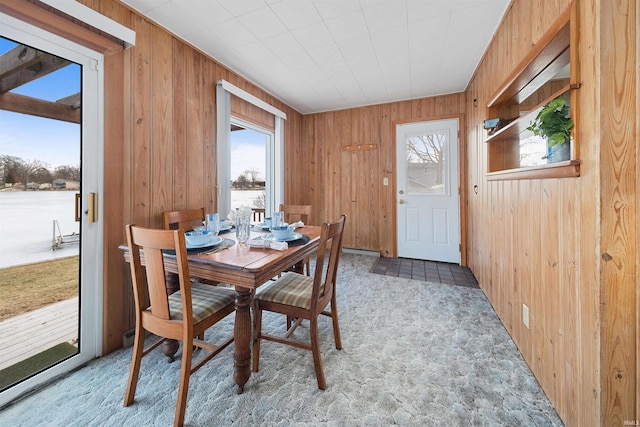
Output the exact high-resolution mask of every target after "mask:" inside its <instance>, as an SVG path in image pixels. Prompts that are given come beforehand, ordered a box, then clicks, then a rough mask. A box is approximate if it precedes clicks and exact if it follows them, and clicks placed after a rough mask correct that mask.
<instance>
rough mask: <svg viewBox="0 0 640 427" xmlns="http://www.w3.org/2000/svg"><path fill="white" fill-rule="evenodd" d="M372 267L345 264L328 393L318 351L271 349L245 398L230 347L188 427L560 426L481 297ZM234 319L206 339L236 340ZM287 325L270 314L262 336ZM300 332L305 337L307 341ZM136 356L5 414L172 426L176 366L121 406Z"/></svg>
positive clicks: (148, 377)
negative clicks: (319, 382) (315, 357)
mask: <svg viewBox="0 0 640 427" xmlns="http://www.w3.org/2000/svg"><path fill="white" fill-rule="evenodd" d="M374 261H375V258H373V257H369V256H362V255H353V254H345V255H343V257H342V260H341V265H340V270H339V277H338V280H339V295H338V304H339V310H340V311H339V312H340V322H341V330H342V341H343V346H344V349H343V350H342V351H338V350H336V349H335V347H334V345H333V336H332V332H331V325H330V321H329V319H324V320H322V321H321V336H322V337H323V342H322V344H321V347H322V356H323V361H324V366H325V374H326V377H327V385H328V388H327V390H326V391H320V390H318V388H317V386H316V380H315V376H314V370H313V361H312V357H311V353H310V352H307V351H303V350H299V349H295V348H289V347H285V346H282V345H279V344H276V343H270V342H265V343H263V346H262V347H263V348H262V357H261V361H260V362H261V370H260V372H258V373H254V374H253V375H252V376H251V378H250V379H249V382H248V383H247V387H246V389H245V390H246V391H245V393H244V394H242V395H237V394H236V389H235V387H234V383H233V380H232V371H233V361H232V357H233V346H231V347H229V348H227V349H226V350H225V351H224V352H222V353H221V354H220V355H219V356H218V357H216V358H214V359H213V360H212V361H210V362H209V363H208V364H206V365H205V366H204V367H203V368H202V369H201V370H199V371H198V372H197V373H196V374H194V375H193V376H192V379H191V385H190V388H189V403H188V406H187V412H186V417H185V423H186V424H187V425H192V426H196V425H198V426H217V425H220V426H249V425H261V426H265V425H266V426H290V425H294V426H306V425H328V426H389V425H401V426H444V425H446V426H469V425H471V426H561V425H562V422H561V421H560V419H559V418H558V416H557V414H556V412H555V411H554V409H553V407H552V406H551V404H550V403H549V401H548V399H547V398H546V396H545V394H544V393H543V391H542V390H541V389H540V386H539V384H538V382H537V381H536V379H535V378H534V377H533V376H532V374H531V372H530V370H529V368H528V367H527V365H526V363H525V362H524V361H523V359H522V357H521V355H520V353H519V352H518V350H517V348H516V347H515V345H514V343H513V341H512V340H511V339H510V337H509V335H508V334H507V332H506V330H505V329H504V327H503V326H502V324H501V323H500V321H499V320H498V318H497V316H496V314H495V312H494V311H493V309H492V308H491V305H490V304H489V302H488V301H487V299H486V298H485V296H484V294H483V293H482V291H480V290H479V289H471V288H465V287H460V286H451V285H444V284H437V283H428V282H422V281H417V280H410V279H401V278H393V277H385V276H380V275H376V274H373V273H369V270H370V269H371V267H372V265H373V263H374ZM231 320H232V319H229V321H228V322H225V323H224V324H223V325H219V326H221V327H214V328H213V329H212V330H211V332H209V334H210V336H220V334H225V333H230V332H231V330H232V327H233V324H232V321H231ZM278 327H279V328H282V327H284V320H283V319H281V318H279V317H276V316H274V315H266V316H265V329H273V328H278ZM306 331H307V330H306V329H303V330H302V331H301V332H300V333H306ZM130 357H131V350H130V349H126V350H121V351H117V352H115V353H112V354H110V355H108V356H106V357H104V358H101V359H98V360H95V361H94V362H92V363H90V364H88V365H87V366H86V367H84V368H82V369H79V370H78V371H76V372H73V373H71V374H69V375H68V376H66V377H65V378H63V379H61V380H58V381H56V382H55V383H53V384H51V385H49V386H47V387H45V388H44V389H42V390H40V391H38V392H37V393H35V394H33V395H31V396H29V397H26V398H25V399H22V400H20V401H18V402H16V403H14V404H13V405H11V406H8V407H6V408H5V409H4V410H2V411H1V412H0V425H5V426H34V425H52V426H62V425H65V426H123V425H130V426H164V425H171V424H172V423H173V415H174V409H175V400H176V391H177V382H178V377H179V369H180V364H179V362H176V363H173V364H168V363H167V362H166V360H165V359H164V357H163V356H162V354H161V353H160V351H159V350H156V351H155V352H154V353H152V354H150V355H149V356H147V357H146V358H145V359H144V360H143V364H142V377H141V380H140V382H139V385H138V392H137V394H136V402H135V404H134V405H133V406H130V407H128V408H125V407H123V406H122V400H123V396H124V390H125V385H126V380H127V374H128V367H129V362H130Z"/></svg>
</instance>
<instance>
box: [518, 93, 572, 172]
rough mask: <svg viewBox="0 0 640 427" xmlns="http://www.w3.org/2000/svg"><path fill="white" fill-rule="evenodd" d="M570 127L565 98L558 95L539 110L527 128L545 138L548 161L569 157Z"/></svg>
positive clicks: (567, 158) (570, 121)
mask: <svg viewBox="0 0 640 427" xmlns="http://www.w3.org/2000/svg"><path fill="white" fill-rule="evenodd" d="M572 128H573V120H571V115H570V114H569V106H568V105H567V100H566V98H565V97H563V96H559V97H557V98H556V99H553V100H552V101H550V102H549V103H548V104H547V105H545V106H544V107H543V108H542V110H540V112H539V113H538V115H537V116H536V118H535V120H534V121H533V122H532V123H531V126H529V127H528V128H527V129H528V130H530V131H531V132H533V134H534V135H536V136H542V137H544V138H547V148H548V150H547V153H548V154H547V159H548V160H549V162H559V161H563V160H569V158H570V157H571V153H570V150H569V144H570V141H571V129H572Z"/></svg>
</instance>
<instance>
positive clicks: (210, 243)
mask: <svg viewBox="0 0 640 427" xmlns="http://www.w3.org/2000/svg"><path fill="white" fill-rule="evenodd" d="M223 240H224V239H223V238H222V237H220V236H211V239H209V241H208V242H205V243H203V244H201V245H191V244H189V243H188V242H185V243H187V249H197V248H206V247H207V246H215V245H219V244H220V243H222V241H223Z"/></svg>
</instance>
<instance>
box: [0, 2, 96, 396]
mask: <svg viewBox="0 0 640 427" xmlns="http://www.w3.org/2000/svg"><path fill="white" fill-rule="evenodd" d="M0 29H1V31H2V32H1V33H0V36H1V37H2V39H1V40H0V55H2V60H1V61H0V63H2V64H10V65H9V66H6V67H4V68H3V69H2V71H1V72H0V82H1V83H2V87H3V88H4V92H6V93H4V94H3V95H0V96H1V97H2V99H0V134H1V135H2V137H0V159H2V163H1V164H0V224H1V225H0V233H1V234H2V236H3V238H2V243H0V286H2V287H3V288H2V289H1V290H2V294H3V297H2V299H0V341H1V340H3V339H6V338H7V337H9V336H10V334H13V335H11V336H13V338H12V339H11V341H13V344H12V347H11V351H5V352H4V355H3V358H0V379H1V384H0V405H2V404H4V403H6V402H9V401H10V400H12V399H13V398H15V397H16V396H18V395H20V394H22V393H24V392H25V391H27V390H29V389H31V388H34V387H36V386H37V385H39V384H41V383H43V382H45V381H48V380H49V379H51V378H53V377H55V376H57V375H60V374H61V373H64V372H67V371H69V370H71V369H73V368H75V367H77V366H79V365H81V364H82V363H85V362H86V361H88V360H90V359H92V358H95V357H96V356H97V355H99V354H100V353H101V337H102V332H101V331H102V323H101V319H102V315H101V313H102V305H101V293H102V292H101V289H102V284H101V280H102V279H101V278H102V271H101V270H102V267H101V261H100V260H101V249H100V246H101V245H100V242H101V240H102V227H101V223H100V217H101V215H100V206H99V204H98V203H97V202H98V200H99V197H98V196H99V194H100V193H101V190H102V164H101V162H100V160H99V159H100V155H101V153H102V138H103V137H102V107H101V105H100V102H101V100H102V99H103V96H102V91H103V89H102V72H101V71H100V69H101V66H100V63H101V61H102V56H101V55H100V54H97V53H95V52H93V51H90V50H88V49H86V48H83V47H81V46H78V45H75V44H73V43H70V42H68V41H67V40H64V39H62V38H60V37H57V36H54V35H52V34H49V33H47V32H45V31H43V30H40V29H38V28H35V27H32V26H30V25H28V24H25V23H23V22H21V21H18V20H16V19H14V18H12V17H9V16H7V15H3V14H0ZM4 345H6V346H8V345H9V344H8V343H5V344H4ZM5 349H6V347H5Z"/></svg>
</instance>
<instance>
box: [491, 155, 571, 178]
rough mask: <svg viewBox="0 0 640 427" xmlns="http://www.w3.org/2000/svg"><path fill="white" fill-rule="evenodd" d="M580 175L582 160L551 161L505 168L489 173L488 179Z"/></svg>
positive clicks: (569, 176)
mask: <svg viewBox="0 0 640 427" xmlns="http://www.w3.org/2000/svg"><path fill="white" fill-rule="evenodd" d="M578 176H580V160H568V161H566V162H557V163H550V164H547V165H542V166H531V167H526V168H517V169H505V170H501V171H498V172H489V173H487V180H488V181H501V180H514V179H541V178H575V177H578Z"/></svg>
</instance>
